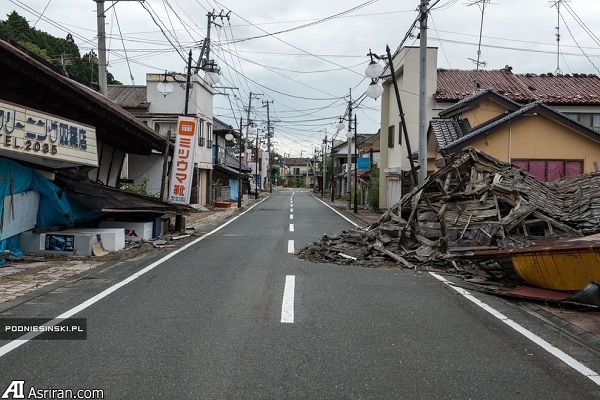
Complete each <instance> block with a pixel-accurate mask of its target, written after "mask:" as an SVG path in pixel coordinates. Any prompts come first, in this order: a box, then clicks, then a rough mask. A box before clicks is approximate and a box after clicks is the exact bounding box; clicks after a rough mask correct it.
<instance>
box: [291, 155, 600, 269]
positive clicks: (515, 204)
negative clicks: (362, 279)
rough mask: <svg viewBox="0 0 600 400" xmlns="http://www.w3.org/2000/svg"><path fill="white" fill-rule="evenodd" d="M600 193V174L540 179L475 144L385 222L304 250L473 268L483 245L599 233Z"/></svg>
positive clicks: (368, 260)
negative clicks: (502, 160) (566, 178)
mask: <svg viewBox="0 0 600 400" xmlns="http://www.w3.org/2000/svg"><path fill="white" fill-rule="evenodd" d="M599 192H600V173H591V174H585V175H581V176H579V177H577V178H574V179H570V180H564V181H558V182H554V183H545V182H539V181H537V180H536V179H535V178H534V177H533V176H531V175H529V174H528V173H526V172H525V171H523V170H522V169H520V168H517V167H515V166H512V165H510V164H507V163H504V162H501V161H499V160H497V159H495V158H493V157H491V156H489V155H488V154H486V153H483V152H481V151H478V150H476V149H473V148H468V149H465V150H464V152H463V153H461V154H459V155H457V156H455V157H454V158H452V159H450V160H447V162H446V165H445V166H444V167H442V168H441V169H439V170H438V171H437V172H436V173H434V174H432V175H430V176H429V177H428V178H427V179H426V181H425V182H424V183H423V184H421V185H420V186H418V187H416V188H415V189H414V190H413V191H412V192H410V193H408V194H406V195H405V196H404V197H403V198H402V199H401V201H400V202H399V203H397V204H396V205H395V206H394V207H392V208H391V209H390V210H388V211H387V212H386V213H385V214H383V215H382V216H381V218H380V219H379V220H378V221H376V222H374V223H372V224H371V225H368V226H366V227H363V228H361V229H357V230H351V231H345V232H343V233H341V234H339V235H324V236H323V238H322V239H321V240H320V241H318V242H315V243H314V244H312V245H309V246H307V247H305V248H304V249H302V250H301V251H300V252H299V254H298V255H299V256H300V257H302V258H305V259H309V260H315V261H327V262H336V263H352V264H359V265H364V266H369V267H377V266H382V265H388V264H390V262H391V263H393V264H401V265H403V266H405V267H410V268H417V267H424V266H430V267H434V268H436V269H438V268H443V269H450V268H451V269H466V268H469V267H471V266H472V264H471V261H469V260H471V259H472V258H473V257H472V256H473V254H476V252H477V251H479V250H502V249H510V248H521V247H525V246H527V245H529V244H530V243H531V242H533V241H535V240H538V239H541V238H549V237H573V236H583V235H588V234H592V233H597V232H600V196H598V194H599ZM480 264H481V263H480ZM495 267H497V265H496V266H495Z"/></svg>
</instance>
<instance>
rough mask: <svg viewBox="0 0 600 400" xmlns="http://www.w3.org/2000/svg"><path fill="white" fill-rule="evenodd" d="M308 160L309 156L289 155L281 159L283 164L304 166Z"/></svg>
mask: <svg viewBox="0 0 600 400" xmlns="http://www.w3.org/2000/svg"><path fill="white" fill-rule="evenodd" d="M309 162H310V158H300V157H291V158H286V159H284V160H283V165H285V166H288V167H291V166H298V165H299V166H306V165H307V164H308V163H309Z"/></svg>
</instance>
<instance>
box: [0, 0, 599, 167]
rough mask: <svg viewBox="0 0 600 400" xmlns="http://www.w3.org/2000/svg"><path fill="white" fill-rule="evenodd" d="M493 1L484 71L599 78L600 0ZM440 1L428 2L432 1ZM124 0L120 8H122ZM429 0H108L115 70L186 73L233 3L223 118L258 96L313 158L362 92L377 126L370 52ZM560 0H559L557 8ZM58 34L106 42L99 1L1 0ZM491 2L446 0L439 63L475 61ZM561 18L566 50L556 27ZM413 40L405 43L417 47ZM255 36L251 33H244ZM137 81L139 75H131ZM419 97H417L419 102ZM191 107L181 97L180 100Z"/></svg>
mask: <svg viewBox="0 0 600 400" xmlns="http://www.w3.org/2000/svg"><path fill="white" fill-rule="evenodd" d="M556 2H557V1H548V0H495V1H492V2H491V3H490V2H488V3H487V5H486V7H485V14H484V17H483V29H482V31H483V33H482V35H483V36H482V38H481V43H482V47H481V57H480V60H481V61H483V62H485V66H483V67H482V68H484V69H500V68H503V67H504V66H505V65H510V66H512V67H513V72H515V73H528V72H529V73H547V72H555V71H556V70H557V68H559V69H560V70H561V71H562V72H563V73H565V74H567V73H588V74H600V71H599V69H600V39H599V38H598V37H597V36H595V35H598V36H600V18H599V17H600V1H593V0H570V1H568V2H563V3H562V5H561V6H560V17H559V15H558V13H557V7H556V6H555V3H556ZM434 3H436V1H430V4H434ZM113 4H114V5H113ZM418 4H419V0H402V1H398V0H371V1H369V0H302V1H300V0H280V1H274V0H220V1H215V0H146V1H145V2H138V1H126V0H121V1H120V2H116V3H112V2H111V1H108V0H107V1H106V5H105V8H106V9H107V19H106V21H107V27H106V31H107V36H108V39H107V47H108V48H109V49H110V53H109V56H108V57H109V71H110V72H111V73H112V74H113V75H114V76H115V78H116V79H117V80H119V81H121V82H122V83H124V84H132V82H133V83H134V84H136V85H145V74H146V73H149V72H153V73H157V72H158V73H161V72H164V71H165V70H169V71H178V72H184V70H185V66H186V58H187V53H188V51H189V50H190V49H192V51H193V55H194V59H197V58H198V56H199V54H200V44H201V42H202V40H203V38H204V37H205V36H206V25H207V17H206V14H207V12H209V11H212V10H213V9H214V10H215V11H216V13H219V12H220V11H221V10H224V12H228V11H230V12H231V13H230V14H229V20H227V19H225V20H223V21H222V22H221V20H217V21H216V22H217V23H219V24H220V25H222V26H221V27H215V26H213V27H212V30H211V39H212V46H211V53H212V54H213V55H214V56H213V58H214V59H215V60H216V61H217V63H218V65H219V66H220V67H221V70H222V75H223V81H222V82H221V83H220V84H219V85H222V86H229V87H232V88H235V89H220V90H219V91H220V92H222V93H224V94H228V96H227V95H218V96H216V97H215V110H214V113H215V116H216V117H218V118H219V119H221V120H223V121H225V122H227V123H229V124H231V125H233V126H234V127H236V128H237V126H238V124H239V122H238V121H239V118H240V116H243V117H244V119H245V118H246V112H245V111H244V107H247V105H248V98H249V93H250V92H252V93H261V94H262V96H260V98H258V99H254V100H253V101H252V112H251V118H252V119H253V120H255V121H257V123H259V124H263V123H264V124H265V125H266V118H267V115H266V108H265V107H264V106H263V103H262V102H263V100H265V101H266V100H269V101H270V100H273V104H271V105H270V111H271V119H272V120H273V121H274V122H273V126H274V131H275V137H274V139H273V141H274V142H275V143H276V144H275V146H276V150H277V151H278V152H279V153H281V154H284V153H287V154H291V155H292V156H295V157H299V156H301V155H302V156H309V157H312V156H313V152H314V148H315V146H318V145H319V144H320V143H321V141H322V140H323V138H324V136H325V134H327V135H328V136H329V138H331V135H332V134H334V133H335V129H334V128H333V124H335V122H337V118H338V117H339V116H341V115H343V114H344V112H345V109H346V105H347V102H348V100H349V98H350V92H351V93H352V99H353V100H358V102H357V104H356V105H357V106H358V108H357V111H356V115H357V117H358V132H359V133H375V132H376V131H377V129H378V128H379V105H380V101H379V100H378V101H374V100H370V99H367V100H365V99H363V98H362V97H364V96H363V93H364V90H365V89H366V87H367V86H368V81H367V80H366V79H365V78H364V69H365V67H366V66H367V64H368V61H369V60H368V57H367V53H368V52H369V49H372V50H373V52H375V53H379V54H383V53H384V52H385V46H386V44H387V45H389V46H390V48H391V49H392V51H394V50H395V49H396V48H397V47H398V45H399V44H400V42H401V40H402V39H403V38H404V37H405V35H406V33H407V31H408V30H409V28H410V27H411V25H412V23H413V22H414V21H415V19H416V18H417V8H418ZM553 5H554V6H553ZM13 10H15V11H17V12H18V13H19V14H20V15H22V16H24V17H25V18H26V19H27V20H28V21H29V23H30V25H31V26H35V27H36V28H37V29H39V30H42V31H45V32H48V33H50V34H52V35H54V36H58V37H65V36H66V35H67V33H69V32H71V33H72V35H73V37H74V39H75V42H76V43H77V45H78V46H79V48H80V50H81V52H82V54H84V53H87V52H89V51H90V50H91V49H94V50H96V46H97V39H96V26H97V23H96V3H95V2H94V1H93V0H1V1H0V15H1V16H2V19H5V18H6V15H7V14H8V13H10V12H11V11H13ZM481 10H482V2H481V1H480V2H479V3H477V2H475V1H472V0H460V1H459V0H441V1H439V2H437V4H435V7H433V8H432V11H431V13H430V18H429V23H428V26H429V31H428V43H429V45H430V46H435V47H438V68H453V69H474V68H475V64H474V62H473V61H472V60H471V59H477V44H478V42H479V31H480V25H481V18H482V12H481ZM559 25H560V34H561V36H560V39H561V40H560V50H561V52H560V53H561V54H560V57H557V42H556V33H557V29H556V27H557V26H559ZM159 26H160V27H159ZM414 33H415V37H414V38H410V39H409V40H408V41H407V42H406V44H407V45H416V46H418V40H417V39H416V33H418V30H415V31H414ZM245 39H246V40H245ZM131 77H133V80H132V79H131ZM415 101H416V100H415ZM182 111H183V105H182Z"/></svg>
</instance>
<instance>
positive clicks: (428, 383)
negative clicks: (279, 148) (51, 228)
mask: <svg viewBox="0 0 600 400" xmlns="http://www.w3.org/2000/svg"><path fill="white" fill-rule="evenodd" d="M355 227H356V226H355V225H354V224H353V223H352V222H351V221H350V219H348V217H344V216H343V215H341V214H340V213H339V212H338V211H336V210H333V209H332V208H330V207H329V206H327V205H325V204H324V203H323V202H321V201H320V199H319V197H318V196H315V195H313V194H312V193H310V192H308V191H303V190H292V189H282V190H277V191H275V192H274V193H273V194H272V195H271V196H268V197H267V198H266V199H264V200H262V201H260V202H257V203H256V204H255V205H254V206H252V207H249V208H247V209H246V210H245V211H244V212H243V213H241V214H239V215H238V216H237V217H236V218H234V219H230V220H228V221H227V222H225V223H220V225H216V224H215V226H214V227H210V229H207V231H206V234H204V235H203V236H201V237H197V238H193V239H192V240H190V241H189V242H188V243H186V244H185V245H183V244H182V245H181V246H179V247H178V248H176V249H169V250H162V251H157V252H154V253H151V254H150V255H147V256H145V257H139V258H137V259H131V260H128V261H126V262H121V263H115V266H114V267H112V268H105V269H103V270H101V271H98V273H96V274H93V275H90V276H89V277H88V278H87V279H82V280H79V281H77V282H73V283H72V284H69V285H67V286H64V287H62V288H60V289H57V290H54V291H51V292H49V293H46V294H43V295H41V296H39V297H36V298H33V299H31V300H30V301H28V302H26V303H24V304H21V305H19V306H16V307H15V308H13V309H10V310H8V311H5V312H4V314H3V316H4V317H16V316H18V317H23V318H29V317H44V318H50V319H52V318H57V317H74V318H85V319H86V320H87V339H86V340H38V339H35V338H33V339H32V340H17V341H8V340H5V341H2V342H0V345H1V347H0V371H1V372H2V373H1V376H0V379H1V381H0V387H1V388H2V391H4V390H5V389H6V388H8V387H9V385H10V384H11V382H13V381H24V385H25V388H30V387H35V388H36V389H48V388H61V389H73V390H76V389H90V390H91V389H101V390H102V391H103V395H104V398H107V399H561V400H565V399H600V380H599V377H598V375H597V374H596V372H597V371H599V370H600V357H599V356H598V354H595V353H593V352H591V351H590V350H589V349H587V348H586V347H585V346H584V345H581V344H578V343H577V342H576V341H573V340H571V339H570V338H569V337H566V336H564V335H561V334H560V333H558V332H557V331H555V330H552V329H549V328H548V327H547V326H545V325H544V324H542V323H541V322H540V321H538V320H536V319H535V318H534V317H532V316H530V315H528V314H527V313H525V312H524V311H523V310H521V309H520V308H518V307H516V306H515V305H512V304H511V303H509V302H508V301H505V300H502V299H500V298H497V297H492V296H487V295H484V294H481V293H471V294H469V293H466V292H465V291H464V290H462V289H458V288H456V289H455V288H453V287H452V285H451V284H450V283H451V280H452V276H443V275H441V274H439V273H438V274H431V273H428V272H426V271H418V270H408V269H401V268H379V269H370V268H362V267H357V266H350V265H334V264H321V263H315V262H309V261H306V260H302V259H299V258H297V257H296V256H295V255H294V252H297V251H298V250H299V249H301V248H303V247H305V246H307V245H309V244H311V243H313V242H314V241H316V240H318V239H319V238H320V237H321V236H322V235H323V234H324V233H328V234H335V233H340V232H342V231H343V230H348V229H353V228H355ZM213 228H214V229H213ZM446 280H448V281H446ZM594 374H596V375H594ZM25 394H27V392H26V393H25ZM0 395H1V393H0ZM7 398H11V397H7Z"/></svg>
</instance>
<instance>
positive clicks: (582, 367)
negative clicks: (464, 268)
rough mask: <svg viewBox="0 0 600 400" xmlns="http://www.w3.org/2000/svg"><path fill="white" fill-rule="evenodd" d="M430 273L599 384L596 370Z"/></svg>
mask: <svg viewBox="0 0 600 400" xmlns="http://www.w3.org/2000/svg"><path fill="white" fill-rule="evenodd" d="M430 274H431V275H432V276H433V277H434V278H436V279H437V280H439V281H442V282H443V283H445V284H446V285H448V286H449V287H451V288H452V289H454V290H456V291H457V292H458V293H460V294H461V295H462V296H463V297H465V298H466V299H468V300H470V301H471V302H473V303H475V304H476V305H478V306H479V307H481V308H483V309H484V310H485V311H487V312H488V313H490V314H492V315H493V316H494V317H496V318H498V319H499V320H500V321H502V322H504V323H505V324H506V325H508V326H510V327H511V328H513V329H514V330H515V331H517V332H519V333H520V334H521V335H523V336H525V337H526V338H527V339H529V340H531V341H532V342H533V343H535V344H537V345H538V346H540V347H541V348H542V349H544V350H546V351H547V352H548V353H550V354H552V355H553V356H555V357H556V358H558V359H559V360H561V361H562V362H564V363H565V364H567V365H568V366H569V367H571V368H573V369H574V370H576V371H577V372H579V373H580V374H582V375H583V376H585V377H588V378H590V379H591V380H592V381H593V382H594V383H595V384H596V385H600V375H598V373H597V372H595V371H593V370H591V369H590V368H588V367H586V366H585V365H583V364H582V363H580V362H579V361H577V360H576V359H574V358H573V357H571V356H570V355H568V354H567V353H565V352H564V351H562V350H559V349H557V348H556V347H554V346H552V345H551V344H550V343H548V342H546V341H545V340H544V339H542V338H541V337H539V336H538V335H536V334H535V333H533V332H531V331H529V330H527V329H525V328H523V327H522V326H521V325H519V324H518V323H516V322H515V321H513V320H512V319H510V318H508V317H507V316H506V315H504V314H502V313H501V312H499V311H498V310H496V309H495V308H493V307H491V306H489V305H488V304H486V303H484V302H483V301H481V300H479V299H478V298H476V297H475V296H473V295H472V294H471V293H469V292H468V291H467V290H465V289H463V288H460V287H457V286H454V285H453V284H452V282H450V281H449V280H447V279H446V278H444V277H442V276H440V275H438V274H436V273H434V272H430Z"/></svg>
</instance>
